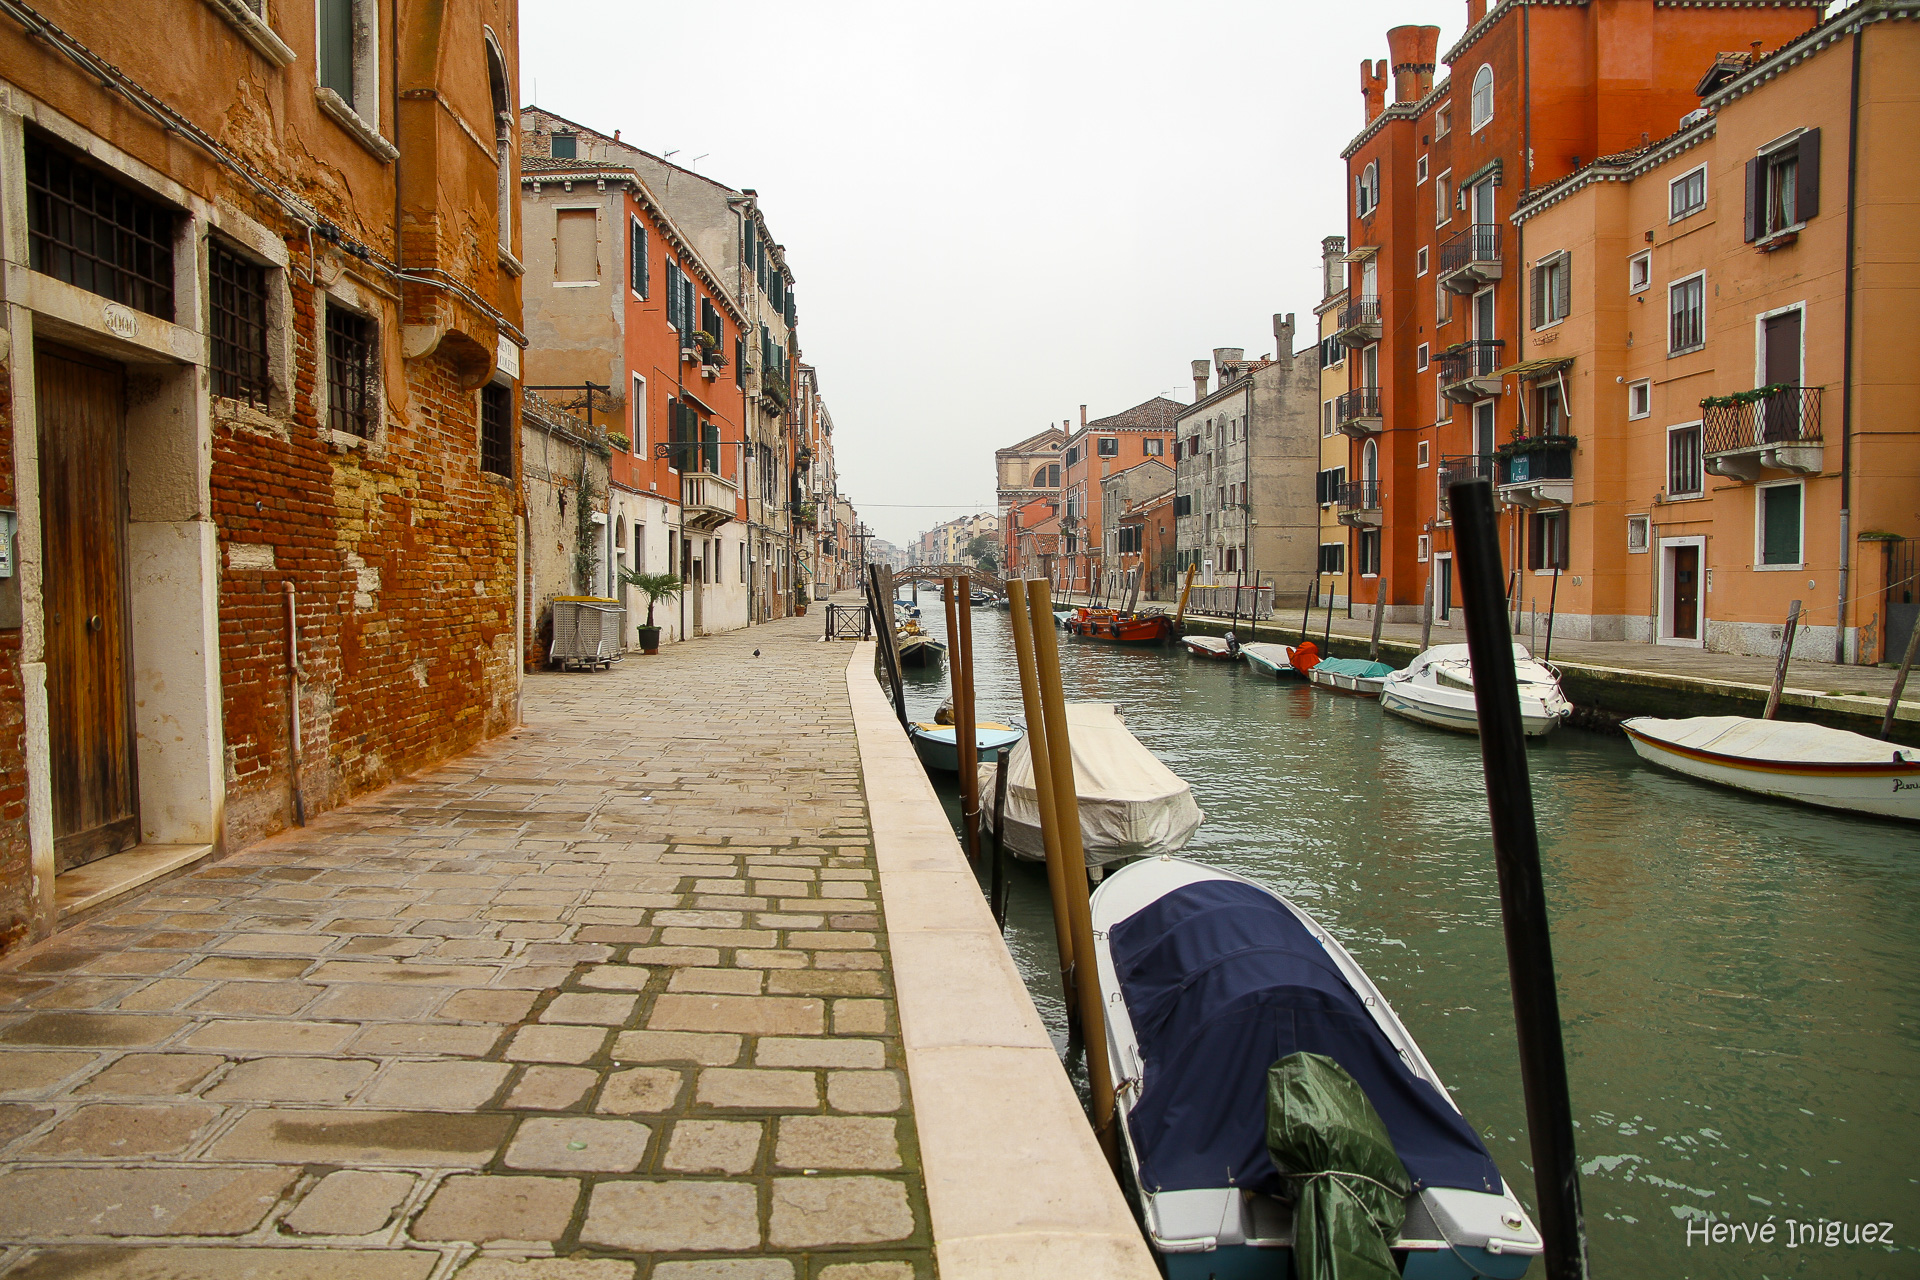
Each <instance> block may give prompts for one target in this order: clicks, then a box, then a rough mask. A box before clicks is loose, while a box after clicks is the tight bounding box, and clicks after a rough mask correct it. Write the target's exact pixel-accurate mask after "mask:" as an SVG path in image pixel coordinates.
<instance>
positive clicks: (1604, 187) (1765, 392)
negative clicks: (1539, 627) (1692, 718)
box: [1498, 4, 1920, 662]
mask: <svg viewBox="0 0 1920 1280" xmlns="http://www.w3.org/2000/svg"><path fill="white" fill-rule="evenodd" d="M1917 19H1920V14H1916V13H1915V12H1914V10H1912V9H1911V8H1909V7H1901V6H1892V5H1879V4H1863V5H1858V6H1855V7H1854V8H1853V9H1851V10H1848V11H1846V12H1844V13H1842V14H1840V15H1837V16H1836V17H1835V18H1834V19H1833V20H1831V21H1829V22H1827V23H1825V24H1823V25H1822V26H1821V27H1819V28H1818V29H1816V30H1815V31H1813V32H1810V33H1808V34H1807V35H1805V36H1804V37H1802V38H1800V39H1798V40H1795V41H1791V42H1788V43H1787V44H1785V45H1784V46H1781V47H1779V48H1776V49H1770V50H1768V51H1766V52H1765V53H1764V54H1763V55H1762V56H1759V57H1755V56H1754V55H1753V53H1752V52H1751V51H1740V52H1736V53H1730V54H1724V55H1722V56H1720V57H1719V58H1717V59H1713V60H1710V61H1709V63H1708V64H1707V67H1705V68H1703V71H1704V72H1705V74H1704V75H1703V77H1702V79H1701V80H1700V82H1699V85H1700V88H1701V89H1702V90H1703V92H1702V94H1701V95H1700V97H1699V102H1700V104H1701V107H1702V108H1703V110H1702V111H1701V112H1700V114H1699V115H1698V116H1697V117H1695V118H1693V119H1692V122H1691V123H1689V124H1688V125H1687V126H1686V127H1684V128H1682V129H1681V130H1680V131H1679V132H1677V133H1675V134H1673V135H1672V136H1671V137H1668V138H1665V139H1663V140H1661V141H1658V142H1654V143H1651V144H1648V145H1644V146H1638V147H1634V148H1632V149H1630V150H1628V151H1627V152H1625V153H1624V154H1621V155H1616V156H1610V157H1608V158H1606V159H1604V160H1601V161H1599V162H1596V163H1592V164H1589V165H1586V166H1584V167H1582V168H1581V169H1580V170H1579V171H1578V172H1576V173H1574V174H1572V175H1571V176H1569V177H1567V178H1564V179H1562V180H1561V181H1560V182H1557V183H1554V184H1551V185H1548V186H1545V187H1543V188H1541V189H1539V190H1538V191H1536V192H1535V193H1534V194H1533V195H1532V197H1531V198H1530V199H1528V200H1527V201H1526V202H1525V203H1524V204H1522V206H1521V207H1520V209H1519V211H1518V212H1517V213H1516V214H1515V215H1514V217H1513V224H1514V226H1515V227H1516V228H1517V229H1518V230H1519V231H1520V232H1522V233H1524V236H1525V243H1526V246H1527V258H1528V261H1527V264H1526V265H1527V268H1528V273H1529V274H1528V279H1529V283H1530V290H1529V292H1530V293H1531V294H1532V295H1533V296H1532V301H1531V310H1530V315H1529V317H1528V323H1527V327H1526V329H1525V330H1524V331H1523V341H1524V346H1523V348H1522V349H1521V350H1519V351H1517V352H1515V353H1514V356H1515V357H1516V358H1517V359H1518V360H1520V362H1521V363H1520V367H1521V368H1522V369H1523V370H1524V371H1525V372H1524V373H1523V374H1522V375H1521V376H1519V377H1518V378H1516V379H1515V381H1516V382H1517V384H1518V388H1519V395H1518V396H1517V397H1515V398H1516V399H1518V400H1519V402H1520V407H1521V408H1522V409H1524V410H1526V411H1527V414H1528V417H1527V421H1526V423H1525V432H1526V436H1527V439H1525V440H1524V441H1521V442H1515V443H1510V444H1508V445H1507V446H1506V447H1507V449H1508V451H1509V452H1513V451H1514V450H1515V449H1516V448H1524V449H1528V450H1530V452H1528V453H1527V454H1525V455H1524V456H1523V459H1522V460H1519V462H1518V471H1519V473H1520V474H1518V475H1516V474H1514V472H1515V469H1516V467H1515V460H1511V459H1503V460H1502V461H1501V462H1500V463H1499V464H1498V465H1499V468H1500V471H1501V474H1500V476H1499V477H1498V479H1499V480H1500V481H1502V482H1503V483H1502V484H1501V486H1500V493H1501V495H1502V496H1503V497H1504V498H1507V499H1508V500H1510V501H1511V502H1513V503H1515V504H1516V506H1515V510H1516V512H1517V513H1518V514H1519V516H1520V518H1521V519H1523V520H1524V521H1525V522H1526V523H1527V525H1528V526H1529V527H1528V528H1527V529H1525V530H1524V531H1523V533H1522V540H1523V541H1524V542H1525V543H1526V545H1527V546H1528V547H1529V548H1530V549H1531V550H1530V554H1529V557H1528V559H1527V560H1526V561H1525V565H1524V567H1525V569H1526V571H1527V572H1528V573H1531V574H1533V575H1536V576H1550V575H1552V573H1553V572H1554V566H1555V565H1558V566H1559V572H1560V575H1561V579H1562V580H1561V582H1560V585H1559V600H1558V611H1559V615H1560V616H1559V618H1558V621H1557V626H1558V628H1559V629H1560V630H1561V631H1562V633H1564V634H1568V635H1572V636H1575V637H1586V636H1589V635H1591V636H1594V637H1596V638H1613V639H1629V640H1643V641H1651V642H1654V643H1659V644H1672V645H1690V646H1700V647H1705V648H1708V649H1713V650H1719V651H1725V652H1733V653H1750V654H1771V653H1774V652H1777V651H1778V647H1779V643H1780V636H1781V631H1782V627H1783V624H1784V621H1785V619H1786V616H1787V614H1788V611H1789V610H1790V608H1791V607H1792V603H1793V602H1794V601H1799V602H1800V604H1801V613H1800V618H1801V623H1800V628H1799V633H1798V638H1797V640H1796V643H1795V646H1794V647H1795V652H1796V654H1800V655H1803V656H1807V657H1813V658H1819V659H1822V660H1826V661H1834V660H1841V661H1861V662H1875V661H1880V660H1883V659H1884V658H1887V657H1889V656H1891V657H1893V658H1896V659H1897V658H1898V657H1899V648H1898V647H1893V648H1892V649H1891V652H1889V649H1890V646H1889V641H1891V642H1892V645H1893V646H1902V645H1904V641H1905V638H1906V635H1907V632H1908V631H1909V630H1910V629H1911V627H1912V625H1913V614H1914V612H1915V606H1914V604H1913V599H1914V586H1913V583H1912V581H1911V576H1912V572H1913V568H1912V552H1911V550H1910V548H1911V546H1912V543H1911V542H1909V541H1907V540H1908V539H1912V538H1914V537H1915V536H1916V535H1920V398H1917V397H1920V361H1916V360H1915V359H1914V355H1913V351H1914V347H1913V335H1914V334H1915V333H1916V332H1920V275H1917V274H1916V272H1915V270H1914V268H1915V266H1916V264H1917V263H1920V237H1917V236H1916V233H1915V224H1914V220H1913V219H1914V210H1915V208H1916V205H1917V204H1920V101H1916V99H1915V98H1914V96H1913V94H1912V91H1911V89H1910V82H1911V79H1912V75H1913V72H1914V70H1915V68H1920V20H1917ZM1556 431H1557V432H1558V437H1557V439H1559V440H1561V441H1564V443H1560V444H1556V443H1555V442H1556V436H1555V435H1554V434H1552V433H1553V432H1556ZM1541 464H1545V465H1544V466H1542V465H1541ZM1543 549H1544V550H1545V551H1548V552H1557V555H1554V554H1540V552H1541V551H1542V550H1543ZM1527 594H1528V595H1529V596H1533V595H1536V594H1537V595H1538V596H1539V598H1541V599H1542V600H1543V601H1544V599H1545V598H1546V595H1547V592H1546V590H1545V588H1544V586H1541V587H1529V588H1527Z"/></svg>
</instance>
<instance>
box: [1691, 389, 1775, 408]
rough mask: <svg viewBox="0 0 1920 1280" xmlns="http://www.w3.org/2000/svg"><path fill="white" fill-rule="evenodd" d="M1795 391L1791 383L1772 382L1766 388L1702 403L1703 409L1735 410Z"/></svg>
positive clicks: (1740, 392)
mask: <svg viewBox="0 0 1920 1280" xmlns="http://www.w3.org/2000/svg"><path fill="white" fill-rule="evenodd" d="M1792 390H1795V387H1794V385H1793V384H1792V383H1791V382H1770V383H1768V384H1767V385H1766V386H1764V387H1755V388H1754V389H1753V390H1751V391H1736V392H1734V393H1733V394H1732V395H1726V396H1707V397H1706V398H1705V399H1703V400H1701V401H1700V407H1701V408H1702V409H1734V408H1738V407H1740V406H1741V405H1749V404H1759V403H1760V402H1761V401H1762V400H1770V399H1772V398H1773V397H1774V396H1777V395H1783V394H1785V393H1786V392H1789V391H1792Z"/></svg>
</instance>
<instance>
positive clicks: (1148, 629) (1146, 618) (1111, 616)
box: [1066, 609, 1173, 644]
mask: <svg viewBox="0 0 1920 1280" xmlns="http://www.w3.org/2000/svg"><path fill="white" fill-rule="evenodd" d="M1066 626H1067V630H1068V631H1070V632H1072V633H1073V634H1074V635H1076V636H1084V637H1085V638H1087V639H1089V640H1110V641H1113V642H1115V643H1117V644H1161V643H1164V642H1165V641H1167V640H1171V639H1172V638H1173V619H1172V618H1170V617H1168V616H1167V615H1166V614H1164V613H1159V612H1155V613H1127V612H1125V611H1123V610H1120V609H1079V610H1076V611H1075V612H1074V614H1073V616H1071V617H1069V618H1068V619H1067V623H1066Z"/></svg>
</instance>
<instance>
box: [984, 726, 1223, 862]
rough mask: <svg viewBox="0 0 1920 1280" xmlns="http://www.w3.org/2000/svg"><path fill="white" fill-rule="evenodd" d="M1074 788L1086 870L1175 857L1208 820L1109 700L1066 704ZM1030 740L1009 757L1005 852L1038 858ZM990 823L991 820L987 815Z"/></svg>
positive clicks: (988, 790)
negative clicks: (1156, 856) (1155, 857)
mask: <svg viewBox="0 0 1920 1280" xmlns="http://www.w3.org/2000/svg"><path fill="white" fill-rule="evenodd" d="M1067 729H1068V737H1069V739H1070V740H1071V745H1072V747H1073V778H1074V790H1075V791H1076V792H1077V794H1078V796H1079V801H1080V842H1081V844H1082V846H1083V847H1084V848H1085V849H1086V854H1087V865H1088V866H1090V867H1091V866H1101V865H1104V864H1106V863H1109V862H1115V861H1118V860H1120V859H1125V858H1142V857H1147V856H1150V855H1154V854H1162V853H1173V852H1174V851H1176V850H1178V849H1181V848H1184V847H1185V845H1186V843H1187V841H1188V840H1189V839H1191V838H1192V837H1193V833H1194V830H1195V829H1196V828H1197V827H1199V825H1200V823H1201V821H1202V819H1204V818H1205V817H1206V815H1205V814H1203V813H1202V812H1201V811H1200V806H1199V805H1198V804H1196V803H1195V802H1194V799H1193V788H1192V787H1190V786H1188V785H1187V783H1186V780H1185V779H1183V778H1181V777H1180V776H1179V775H1178V774H1176V773H1175V772H1174V771H1173V770H1171V769H1169V768H1167V766H1166V765H1165V764H1163V763H1161V761H1160V758H1159V757H1158V756H1156V755H1154V754H1153V752H1151V751H1149V750H1147V748H1146V747H1145V746H1143V745H1142V744H1141V742H1140V740H1139V739H1138V738H1136V737H1134V736H1133V734H1131V733H1129V732H1128V731H1127V727H1126V723H1125V721H1123V720H1122V719H1121V716H1120V713H1119V710H1118V708H1116V707H1115V706H1114V705H1113V704H1112V703H1110V702H1069V703H1068V704H1067ZM1032 748H1033V740H1032V739H1030V738H1022V739H1021V740H1020V742H1019V744H1018V745H1016V746H1015V747H1014V748H1013V751H1012V752H1011V753H1010V754H1009V755H1008V758H1007V827H1006V831H1005V833H1004V843H1005V846H1006V848H1007V849H1008V850H1009V851H1010V852H1012V853H1013V854H1014V855H1015V856H1016V857H1021V858H1026V859H1028V860H1030V861H1035V862H1037V861H1041V860H1043V859H1044V858H1045V857H1046V846H1045V845H1044V844H1043V843H1042V842H1041V837H1040V796H1039V793H1038V792H1037V791H1035V789H1034V782H1033V750H1032ZM980 783H981V794H982V795H991V794H993V792H992V787H993V769H992V766H991V765H987V764H982V765H981V767H980ZM986 817H987V818H988V821H989V823H990V822H991V819H992V815H991V814H990V813H989V814H987V815H986Z"/></svg>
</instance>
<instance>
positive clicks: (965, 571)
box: [893, 564, 1007, 591]
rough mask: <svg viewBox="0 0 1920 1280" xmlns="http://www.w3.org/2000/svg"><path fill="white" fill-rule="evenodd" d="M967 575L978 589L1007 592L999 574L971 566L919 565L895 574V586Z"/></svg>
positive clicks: (900, 570) (897, 571)
mask: <svg viewBox="0 0 1920 1280" xmlns="http://www.w3.org/2000/svg"><path fill="white" fill-rule="evenodd" d="M962 575H965V576H966V577H967V578H969V579H971V580H972V584H973V585H974V586H976V587H984V588H986V589H987V590H988V591H1005V590H1006V589H1007V584H1006V583H1005V582H1004V581H1002V580H1001V577H1000V575H999V574H997V573H988V572H987V571H986V570H985V569H980V568H976V567H975V566H973V565H969V564H917V565H914V566H913V567H912V568H911V569H899V570H896V571H895V572H894V575H893V585H894V586H896V587H901V586H905V585H906V584H907V583H909V582H938V581H940V579H942V578H958V577H960V576H962Z"/></svg>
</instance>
